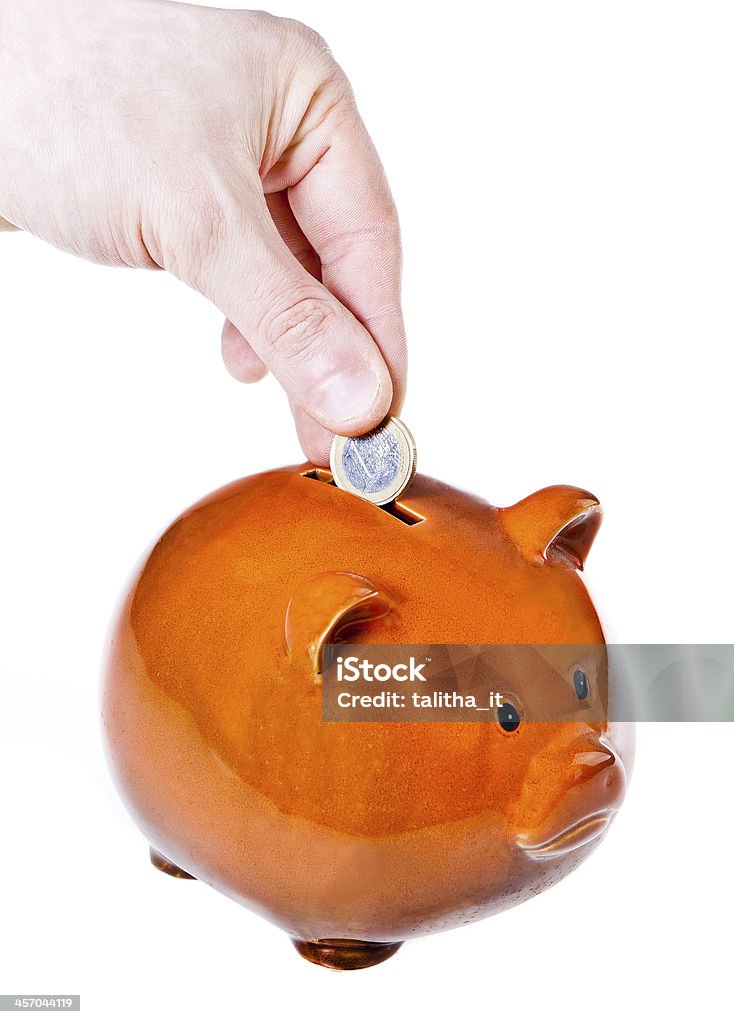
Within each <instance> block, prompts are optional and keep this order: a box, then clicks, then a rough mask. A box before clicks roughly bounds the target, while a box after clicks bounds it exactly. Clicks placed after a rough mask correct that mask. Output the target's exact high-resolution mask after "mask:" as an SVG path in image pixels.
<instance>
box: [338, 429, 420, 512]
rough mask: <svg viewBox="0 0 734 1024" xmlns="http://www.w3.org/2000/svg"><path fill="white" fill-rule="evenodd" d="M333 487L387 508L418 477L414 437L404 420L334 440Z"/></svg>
mask: <svg viewBox="0 0 734 1024" xmlns="http://www.w3.org/2000/svg"><path fill="white" fill-rule="evenodd" d="M329 462H330V464H331V472H332V474H333V476H334V483H335V484H336V485H337V486H338V487H341V489H342V490H343V491H349V492H350V493H351V494H356V495H358V496H359V497H360V498H365V499H366V500H367V501H371V502H373V503H374V504H375V505H387V504H389V503H390V502H391V501H395V500H396V499H397V498H399V497H400V495H401V494H402V493H403V491H405V490H406V488H407V487H408V485H409V484H410V481H411V480H412V479H413V477H414V476H415V468H416V450H415V441H414V440H413V435H412V434H411V432H410V431H409V430H408V428H407V427H406V426H405V424H404V423H403V421H402V420H399V419H398V418H397V417H396V416H388V418H387V419H386V420H384V422H383V423H381V424H380V425H379V427H375V429H374V430H371V431H370V432H369V434H362V435H361V436H360V437H341V436H340V435H339V434H337V436H336V437H335V438H334V440H333V442H332V445H331V454H330V457H329Z"/></svg>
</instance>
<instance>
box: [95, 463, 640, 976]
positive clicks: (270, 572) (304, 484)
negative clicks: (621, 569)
mask: <svg viewBox="0 0 734 1024" xmlns="http://www.w3.org/2000/svg"><path fill="white" fill-rule="evenodd" d="M600 519H601V510H600V507H599V503H598V501H597V499H596V498H595V497H594V496H593V495H592V494H590V493H589V492H587V491H584V490H580V489H578V488H575V487H566V486H558V487H549V488H546V489H544V490H541V491H538V492H537V493H535V494H533V495H531V496H530V497H528V498H525V499H524V500H522V501H520V502H518V503H517V504H515V505H512V506H511V507H508V508H496V507H493V506H492V505H490V504H488V503H487V502H486V501H483V500H482V499H480V498H478V497H475V496H473V495H471V494H468V493H465V492H463V491H460V490H457V489H455V488H453V487H450V486H448V485H446V484H444V483H441V482H440V481H438V480H434V479H431V478H430V477H427V476H422V475H418V476H416V478H415V479H414V481H413V483H412V485H411V487H410V489H409V491H408V492H407V493H406V494H405V495H404V496H403V497H402V498H401V499H400V500H399V501H398V502H396V503H393V504H392V505H390V506H386V507H384V508H381V507H378V506H376V505H373V504H370V503H369V502H367V501H364V500H362V499H361V498H359V497H356V496H354V495H351V494H349V493H347V492H345V491H342V490H340V489H339V488H338V487H336V486H335V485H334V484H333V481H332V478H331V475H330V474H329V473H327V472H326V471H324V470H321V469H316V468H313V467H310V466H308V465H305V466H300V467H290V468H285V469H279V470H275V471H273V472H267V473H263V474H260V475H256V476H251V477H248V478H246V479H243V480H239V481H237V482H236V483H233V484H230V485H229V486H226V487H224V488H223V489H221V490H219V491H217V492H216V493H214V494H212V495H210V496H209V497H207V498H205V499H203V500H202V501H200V502H199V503H198V504H196V505H194V506H193V507H192V508H190V509H189V510H188V511H187V512H185V513H184V514H183V515H182V516H181V517H180V518H179V519H177V520H176V521H175V522H174V523H173V525H172V526H170V527H169V529H168V530H167V531H166V532H165V533H164V534H163V536H162V537H161V539H160V540H159V541H158V542H157V543H156V545H155V546H154V547H153V549H152V551H151V552H150V554H149V555H148V556H147V557H146V558H145V560H144V563H143V565H142V568H140V569H139V571H138V572H137V574H136V576H135V578H134V581H133V583H132V586H131V587H130V589H129V592H128V593H127V596H126V597H125V598H124V600H123V602H122V604H121V607H120V610H119V612H118V616H117V620H116V622H115V624H114V625H113V628H112V633H111V640H110V649H109V654H108V663H107V667H106V675H105V684H104V694H103V728H104V733H105V741H106V748H107V753H108V757H109V763H110V766H111V770H112V773H113V775H114V776H115V778H116V781H117V783H118V786H119V788H120V790H121V793H122V796H123V798H124V800H125V801H126V803H127V805H128V807H129V809H130V811H131V813H132V815H133V816H134V818H135V820H136V821H137V823H138V825H139V827H140V829H141V830H142V832H143V833H144V835H145V836H146V838H147V840H148V843H149V844H150V855H151V859H152V861H153V863H154V864H155V865H156V867H158V868H160V869H161V870H163V871H165V872H167V873H168V874H171V875H175V876H177V877H179V878H197V879H200V880H202V881H205V882H207V883H209V885H211V886H213V887H214V888H215V889H217V890H219V891H220V892H222V893H224V894H225V895H227V896H229V897H231V898H232V899H234V900H237V901H238V902H239V903H241V904H243V905H244V906H246V907H248V908H250V909H252V910H255V911H256V912H258V913H260V914H262V915H265V916H266V917H268V918H269V919H270V920H271V921H273V922H275V923H276V924H277V925H279V926H280V927H281V928H282V929H284V930H285V932H286V933H287V934H288V935H289V936H290V937H291V939H292V941H293V943H294V944H295V947H296V949H297V950H298V952H299V953H300V954H301V955H302V956H304V957H305V958H307V959H308V960H310V961H312V962H314V963H317V964H321V965H325V966H328V967H332V968H335V969H354V968H361V967H367V966H370V965H373V964H377V963H379V962H381V961H383V960H385V959H387V958H388V957H389V956H391V955H392V954H393V953H395V952H396V950H397V949H398V948H399V947H400V945H401V944H402V942H403V941H404V940H405V939H407V938H414V937H416V936H420V935H425V934H428V933H433V932H435V931H437V930H440V929H447V928H452V927H455V926H458V925H462V924H466V923H469V922H472V921H475V920H477V919H479V918H482V917H484V916H487V915H490V914H494V913H496V912H498V911H500V910H503V909H506V908H510V907H512V906H514V905H516V904H518V903H520V902H521V901H523V900H525V899H528V898H529V897H531V896H533V895H536V894H537V893H540V892H541V891H543V890H544V889H546V888H547V887H549V886H551V885H553V884H554V883H555V882H557V881H559V879H561V878H563V877H564V876H565V875H566V874H568V873H569V872H570V871H571V870H573V869H574V868H575V867H576V866H577V865H578V864H579V863H580V862H581V861H582V860H583V859H584V858H585V857H587V856H588V854H589V853H590V852H591V851H592V850H593V849H595V848H596V846H597V845H598V844H599V842H600V841H601V839H602V837H603V836H604V834H605V832H606V830H607V828H608V825H609V823H610V821H611V820H612V818H613V817H614V814H615V812H616V811H617V809H618V808H619V806H620V804H621V802H622V799H623V796H624V792H625V765H624V763H623V762H624V761H625V760H626V758H627V757H628V756H629V751H630V750H631V745H630V743H629V740H627V741H626V742H627V753H625V752H624V750H623V749H622V747H621V745H620V743H619V741H618V737H617V735H616V733H615V732H614V729H613V727H612V725H611V724H610V723H609V722H608V721H607V720H606V719H605V718H604V716H603V715H602V714H600V715H599V717H600V719H601V720H600V721H593V722H589V721H586V720H575V719H574V717H573V715H569V716H567V718H566V719H565V720H551V721H526V720H524V719H523V707H524V705H525V703H526V701H527V700H529V693H530V690H531V689H532V687H533V686H534V685H536V683H535V682H534V678H533V673H532V672H530V671H528V669H527V659H525V658H522V657H521V658H519V659H518V666H517V671H516V672H515V676H516V678H513V679H512V686H511V691H512V693H511V701H512V703H511V707H512V712H513V714H512V715H511V716H510V719H511V720H509V721H508V720H507V718H505V719H504V720H501V719H500V717H499V716H498V715H493V714H489V715H485V716H484V717H483V719H482V720H481V721H466V722H455V721H454V722H418V721H416V722H399V723H398V722H393V721H375V722H349V721H345V722H333V721H324V720H323V717H322V697H321V682H322V677H321V671H322V657H323V650H324V647H325V645H327V644H328V645H331V644H338V643H341V642H345V641H349V642H351V643H354V642H355V641H358V642H364V643H369V644H388V645H391V644H427V643H431V644H452V643H462V644H464V643H468V644H482V645H484V644H486V645H492V644H500V645H515V644H516V645H523V646H521V647H518V650H520V649H522V650H526V647H525V646H524V645H528V644H544V645H566V644H579V645H588V649H589V650H594V651H597V652H598V651H600V650H601V651H602V652H603V651H604V650H605V646H604V635H603V632H602V627H601V625H600V621H599V618H598V616H597V613H596V611H595V609H594V606H593V604H592V602H591V599H590V597H589V595H588V593H587V591H586V589H585V587H584V584H583V582H582V580H581V576H580V570H581V569H582V568H583V564H584V560H585V558H586V555H587V553H588V551H589V548H590V545H591V544H592V542H593V540H594V537H595V535H596V532H597V529H598V527H599V523H600ZM597 669H598V666H586V667H585V666H584V665H583V664H581V665H579V664H576V665H573V666H568V671H567V672H565V669H564V670H562V671H559V672H557V673H556V674H555V675H554V676H553V679H552V681H551V682H550V683H548V682H547V681H546V684H544V685H545V686H546V689H547V690H548V691H549V692H550V691H553V693H552V694H550V695H551V696H554V695H555V692H556V691H558V699H561V698H562V699H563V700H564V701H567V702H568V701H569V700H570V701H573V700H579V701H588V700H590V699H592V698H593V694H590V693H589V690H590V689H593V687H594V686H595V685H596V677H595V673H596V672H597ZM510 671H512V666H511V667H510ZM564 672H565V676H564ZM608 682H609V685H611V680H609V681H608ZM547 695H548V694H547ZM554 699H555V696H554Z"/></svg>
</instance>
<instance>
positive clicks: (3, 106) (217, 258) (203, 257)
mask: <svg viewBox="0 0 734 1024" xmlns="http://www.w3.org/2000/svg"><path fill="white" fill-rule="evenodd" d="M0 97H2V99H0V229H1V228H3V227H6V228H7V227H10V226H15V227H18V228H21V229H23V230H25V231H29V232H31V233H32V234H34V235H37V236H38V237H39V238H43V239H45V240H46V241H48V242H51V243H52V244H53V245H56V246H58V247H59V248H62V249H65V250H67V251H69V252H72V253H75V254H77V255H80V256H84V257H86V258H88V259H92V260H95V261H96V262H99V263H105V264H110V265H123V266H130V267H147V268H163V269H165V270H169V271H171V272H172V273H173V274H175V275H176V276H177V277H179V278H180V279H181V280H183V281H185V282H186V283H187V284H189V285H191V286H192V287H193V288H196V289H197V290H198V291H200V292H201V293H202V294H204V295H205V296H207V298H209V299H211V300H212V301H213V302H214V303H215V304H216V305H217V306H218V308H219V309H220V310H221V311H222V313H224V315H225V316H226V317H227V320H226V322H225V326H224V330H223V334H222V351H223V356H224V361H225V364H226V365H227V367H228V369H229V371H230V373H232V374H233V375H234V376H235V377H237V378H238V379H239V380H243V381H256V380H259V379H260V378H261V377H263V376H264V375H265V374H266V372H267V370H268V369H269V370H271V371H272V373H273V374H274V376H275V377H276V378H277V379H278V381H279V382H280V383H281V385H282V386H283V388H284V389H285V391H286V392H287V394H288V397H289V401H290V403H291V408H292V410H293V414H294V417H295V421H296V427H297V430H298V435H299V439H300V441H301V445H302V447H303V449H304V452H305V453H306V455H307V456H308V457H309V458H310V459H312V460H313V461H315V462H317V463H320V464H326V463H327V462H328V448H329V444H330V440H331V433H332V432H338V433H342V434H358V433H362V432H364V431H365V430H368V429H370V428H371V427H372V426H375V425H376V424H377V423H379V422H380V420H382V419H383V417H384V416H385V415H386V414H387V412H388V411H393V412H398V411H399V409H400V405H401V403H402V399H403V392H404V387H405V372H406V353H405V334H404V328H403V320H402V314H401V309H400V238H399V228H398V221H397V214H396V212H395V207H394V204H393V201H392V198H391V196H390V192H389V189H388V185H387V182H386V179H385V175H384V172H383V169H382V166H381V164H380V161H379V158H378V156H377V153H376V151H375V149H374V146H373V144H372V142H371V140H370V138H369V136H368V134H367V132H366V129H365V127H364V124H363V123H362V120H361V119H360V117H359V114H358V112H357V110H356V107H355V104H354V99H353V96H352V92H351V89H350V86H349V83H348V81H347V79H346V78H345V76H344V73H343V72H342V70H341V69H340V68H339V66H338V65H337V64H336V63H335V61H334V59H333V58H332V56H331V54H330V53H329V51H328V50H327V49H326V46H325V44H324V43H323V41H322V40H321V39H320V38H319V37H318V36H317V35H316V34H315V33H314V32H312V31H311V30H310V29H307V28H306V27H305V26H303V25H301V24H299V23H298V22H295V21H289V20H284V19H280V18H274V17H272V16H270V15H268V14H264V13H262V12H250V11H229V10H218V9H213V8H207V7H196V6H190V5H187V4H178V3H169V2H166V0H6V2H5V3H3V5H2V7H1V8H0ZM3 221H4V222H5V223H3Z"/></svg>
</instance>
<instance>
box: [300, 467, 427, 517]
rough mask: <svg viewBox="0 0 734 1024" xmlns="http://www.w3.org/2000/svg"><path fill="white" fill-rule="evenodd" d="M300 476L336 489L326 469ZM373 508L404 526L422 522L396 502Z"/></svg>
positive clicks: (314, 470) (416, 514)
mask: <svg viewBox="0 0 734 1024" xmlns="http://www.w3.org/2000/svg"><path fill="white" fill-rule="evenodd" d="M301 476H305V477H307V478H308V479H309V480H318V481H319V482H320V483H322V484H329V485H330V486H331V487H336V484H335V483H334V477H333V476H332V475H331V473H330V472H329V471H328V470H327V469H307V470H306V472H305V473H301ZM375 508H379V509H381V510H382V511H383V512H387V514H388V515H389V516H392V517H393V519H399V520H400V522H401V523H405V525H406V526H417V525H418V523H422V522H424V518H423V516H419V515H418V513H417V512H413V510H412V509H409V508H406V506H405V505H401V504H400V503H399V502H397V501H391V502H390V504H389V505H376V506H375Z"/></svg>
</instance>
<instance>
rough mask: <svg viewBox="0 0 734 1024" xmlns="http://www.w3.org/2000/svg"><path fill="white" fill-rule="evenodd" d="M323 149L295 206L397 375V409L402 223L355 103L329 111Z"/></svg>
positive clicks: (403, 371)
mask: <svg viewBox="0 0 734 1024" xmlns="http://www.w3.org/2000/svg"><path fill="white" fill-rule="evenodd" d="M316 131H317V133H322V132H323V133H324V139H323V146H324V151H323V153H322V155H321V156H320V157H319V159H317V160H316V162H315V163H314V164H313V166H312V167H311V169H310V170H309V171H308V173H307V174H305V176H304V177H303V178H301V180H300V181H298V182H297V183H296V184H294V185H292V186H291V187H290V188H289V189H288V197H289V200H290V205H291V209H292V210H293V213H294V215H295V217H296V219H297V221H298V223H299V224H300V226H301V228H302V230H303V232H304V234H305V235H306V237H307V238H308V240H309V242H310V243H311V245H312V246H313V248H314V250H315V251H316V253H317V254H318V256H319V259H320V261H321V277H322V281H323V283H324V285H325V286H326V287H327V288H328V289H329V291H330V292H331V293H332V294H333V295H334V296H335V297H336V298H337V299H339V301H340V302H341V303H342V304H343V305H344V306H346V307H347V309H349V310H350V312H351V313H352V314H353V315H354V316H355V317H356V318H357V319H358V320H359V321H360V322H361V323H362V324H363V326H364V327H365V328H366V329H367V330H368V331H369V333H370V335H371V336H372V337H373V339H374V341H375V343H376V344H377V346H378V348H379V349H380V352H381V353H382V356H383V358H384V360H385V362H386V364H387V367H388V370H389V372H390V376H391V378H392V381H393V396H394V397H393V404H392V407H391V412H394V413H399V412H400V409H401V407H402V403H403V399H404V395H405V385H406V376H407V349H406V341H405V326H404V324H403V314H402V309H401V304H400V277H401V266H402V255H401V246H400V226H399V222H398V214H397V210H396V208H395V203H394V202H393V198H392V195H391V193H390V188H389V186H388V183H387V178H386V176H385V172H384V170H383V167H382V163H381V162H380V158H379V156H378V155H377V151H376V149H375V147H374V144H373V143H372V140H371V139H370V137H369V135H368V133H367V129H366V128H365V126H364V123H363V122H362V119H361V117H360V116H359V114H358V113H357V111H356V109H355V108H354V106H353V104H349V105H347V106H346V110H345V109H342V110H341V111H340V113H339V116H336V117H334V118H333V119H332V120H331V123H330V119H329V118H326V119H325V121H324V122H323V124H322V125H321V126H320V128H319V129H317V130H316Z"/></svg>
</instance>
